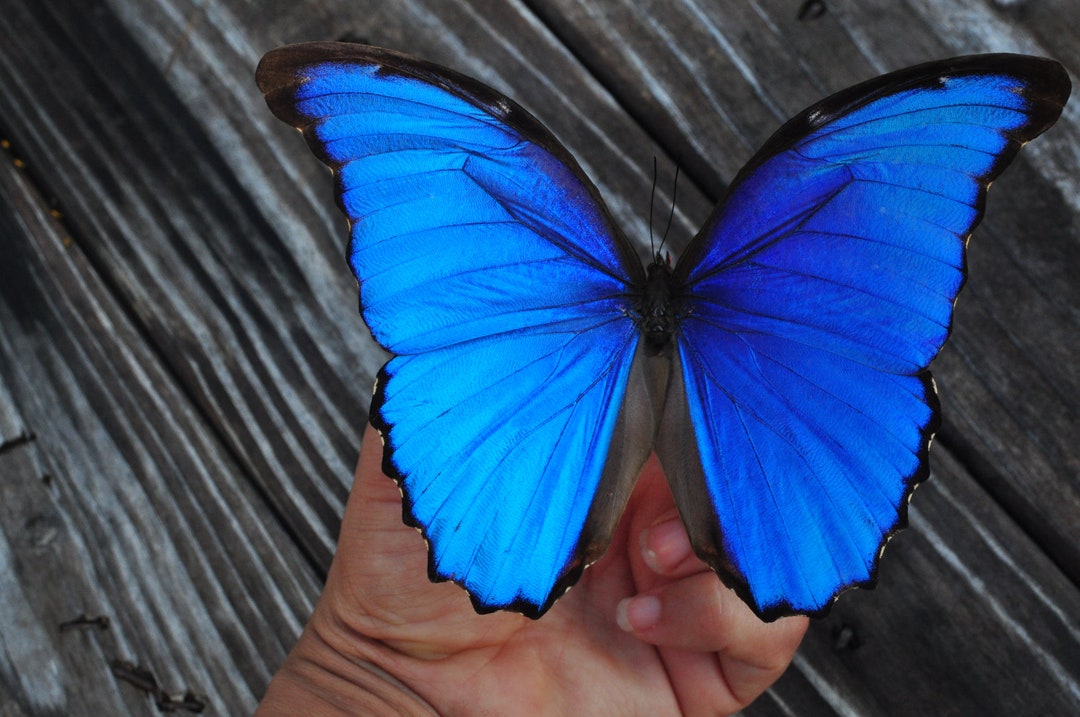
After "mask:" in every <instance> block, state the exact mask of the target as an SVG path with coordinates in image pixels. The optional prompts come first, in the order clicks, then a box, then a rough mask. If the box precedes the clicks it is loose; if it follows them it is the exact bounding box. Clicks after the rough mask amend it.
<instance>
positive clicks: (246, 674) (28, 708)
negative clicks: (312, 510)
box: [0, 163, 318, 715]
mask: <svg viewBox="0 0 1080 717" xmlns="http://www.w3.org/2000/svg"><path fill="white" fill-rule="evenodd" d="M0 238H2V240H0V325H2V326H3V332H2V333H0V398H2V399H3V403H0V406H2V408H0V416H2V418H0V426H3V427H4V435H3V437H4V444H5V447H4V449H3V451H2V453H0V475H2V480H0V595H2V599H0V683H2V684H3V689H2V693H0V713H3V714H27V715H101V714H153V713H155V712H156V710H155V708H154V707H153V701H152V699H151V698H150V697H149V696H148V695H147V694H145V693H143V692H140V691H139V690H137V689H135V688H133V687H132V686H131V685H128V684H122V683H121V682H118V680H117V679H116V678H115V677H114V676H113V674H112V673H111V671H110V663H111V662H112V661H114V660H125V661H129V662H131V663H134V664H136V665H138V666H140V667H141V668H143V669H145V670H149V671H150V672H151V673H152V674H153V675H154V676H155V678H156V680H157V684H158V686H159V687H160V689H161V690H163V691H164V693H166V696H168V695H173V694H174V693H180V694H182V693H184V692H185V691H187V690H191V691H192V692H193V693H195V694H196V695H197V696H199V697H198V699H199V701H202V702H204V703H205V704H206V705H207V711H206V713H207V714H219V715H225V714H243V713H246V712H250V711H251V710H252V709H253V707H254V704H255V702H256V701H257V699H258V697H259V696H260V695H261V694H262V691H263V689H264V688H265V686H266V683H267V682H268V680H269V678H270V676H271V675H272V674H273V672H274V670H276V668H277V666H278V665H279V664H280V661H281V660H282V659H283V657H284V655H285V653H286V652H287V651H288V649H289V648H290V647H291V644H292V642H293V641H294V640H295V637H296V635H297V634H298V633H299V630H300V628H301V626H302V625H303V622H304V620H306V617H307V615H308V611H309V610H310V608H311V605H312V597H313V595H314V593H315V592H316V591H317V590H318V580H317V577H316V575H315V573H314V571H313V570H312V568H311V566H310V565H309V564H307V562H306V561H305V559H304V558H303V555H302V554H301V552H300V550H299V548H298V546H297V545H296V544H295V543H294V542H293V541H292V540H290V538H289V537H288V536H287V535H286V534H285V533H284V531H283V530H282V528H281V525H280V524H279V521H278V520H277V519H276V518H275V516H274V515H273V513H272V512H271V511H270V510H269V509H268V507H267V505H266V504H265V502H264V501H263V500H262V498H261V497H260V496H259V495H258V494H257V493H256V492H255V491H254V490H253V489H252V487H251V485H250V483H249V481H248V479H247V477H246V476H244V474H243V472H242V471H241V470H240V469H239V468H238V466H237V464H236V463H235V462H234V461H233V460H232V459H230V458H229V456H228V453H227V450H226V449H224V448H223V447H222V445H221V444H220V442H219V441H218V439H217V437H216V436H214V435H213V433H212V432H209V431H208V430H207V426H206V425H205V423H204V421H203V420H202V418H201V416H200V415H199V413H198V411H197V409H196V407H195V406H194V405H193V404H192V403H191V399H190V397H188V396H185V395H183V393H182V392H181V391H180V390H179V388H178V386H177V384H176V382H175V379H174V377H173V376H171V375H170V374H169V373H168V372H167V370H165V367H164V366H163V364H162V362H161V360H160V356H159V355H157V354H155V353H154V352H153V351H152V350H151V347H150V346H149V345H148V344H147V343H146V341H145V337H144V336H143V335H141V334H140V333H139V332H138V331H137V330H136V329H135V327H134V326H133V325H132V324H131V322H130V321H129V320H128V317H127V316H126V314H125V310H124V309H123V308H122V307H121V306H119V305H118V304H117V303H116V301H115V299H114V297H113V296H112V295H111V294H110V293H109V291H108V290H107V288H106V287H105V286H104V285H103V284H102V282H101V280H100V278H99V277H98V276H97V275H96V273H95V271H94V269H93V267H91V266H90V265H89V264H88V263H87V262H86V260H85V258H84V257H83V256H82V253H81V251H80V250H79V249H78V247H76V246H75V245H74V244H73V243H72V241H71V239H70V237H69V236H67V235H66V234H65V233H64V232H63V228H62V227H61V226H60V225H58V224H57V223H56V221H55V220H54V219H53V218H52V217H51V216H50V215H49V213H48V210H47V206H46V204H45V202H44V201H43V200H42V198H41V197H40V196H39V195H37V194H35V193H34V191H33V190H32V189H31V188H30V186H29V185H28V182H27V178H26V176H25V173H20V172H19V171H18V170H16V169H15V167H14V166H13V165H12V164H10V163H4V164H2V165H0ZM12 428H14V431H13V430H12ZM20 436H32V439H31V440H21V441H20V440H19V437H20ZM81 615H84V616H87V617H88V618H91V621H90V622H88V623H87V624H82V622H81V621H80V620H78V618H79V616H81ZM99 617H104V618H105V619H107V621H108V622H107V625H104V624H101V623H95V622H93V619H96V618H99ZM73 621H74V622H73ZM64 623H68V625H67V626H64ZM158 697H161V695H158Z"/></svg>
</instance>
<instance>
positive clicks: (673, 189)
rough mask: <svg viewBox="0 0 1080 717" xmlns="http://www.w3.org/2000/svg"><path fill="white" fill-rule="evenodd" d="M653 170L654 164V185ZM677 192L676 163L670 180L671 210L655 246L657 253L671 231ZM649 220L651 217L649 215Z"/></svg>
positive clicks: (677, 176) (650, 209)
mask: <svg viewBox="0 0 1080 717" xmlns="http://www.w3.org/2000/svg"><path fill="white" fill-rule="evenodd" d="M653 162H654V163H655V162H656V160H655V159H653ZM655 171H656V169H655V165H654V168H653V172H654V176H653V184H654V185H655V183H656V176H655ZM678 193H679V165H677V164H676V165H675V179H674V180H673V181H672V182H671V211H670V212H668V215H667V226H666V227H664V236H663V237H661V238H660V246H658V247H657V248H656V252H657V253H659V252H660V250H661V249H663V248H664V242H666V241H667V237H668V232H669V231H671V220H672V218H673V217H674V216H675V197H676V196H678ZM649 212H650V214H651V213H652V207H651V206H650V207H649ZM650 221H651V217H650ZM650 239H651V237H650Z"/></svg>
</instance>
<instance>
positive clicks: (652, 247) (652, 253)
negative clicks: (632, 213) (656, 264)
mask: <svg viewBox="0 0 1080 717" xmlns="http://www.w3.org/2000/svg"><path fill="white" fill-rule="evenodd" d="M654 204H656V157H653V158H652V190H651V191H650V192H649V254H650V256H653V257H655V256H656V247H655V245H654V242H653V205H654ZM661 244H663V242H662V241H661Z"/></svg>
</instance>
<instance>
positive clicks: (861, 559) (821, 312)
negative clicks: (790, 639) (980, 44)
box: [658, 55, 1069, 618]
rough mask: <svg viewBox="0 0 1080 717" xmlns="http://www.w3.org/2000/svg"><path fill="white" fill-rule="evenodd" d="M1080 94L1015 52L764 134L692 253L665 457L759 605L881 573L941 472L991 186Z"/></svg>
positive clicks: (891, 87) (680, 498)
mask: <svg viewBox="0 0 1080 717" xmlns="http://www.w3.org/2000/svg"><path fill="white" fill-rule="evenodd" d="M1068 94H1069V80H1068V77H1067V75H1066V74H1065V72H1064V70H1063V69H1062V68H1061V66H1060V65H1058V64H1057V63H1055V62H1052V61H1049V60H1042V59H1037V58H1029V57H1020V56H1008V55H985V56H978V57H970V58H958V59H955V60H948V61H944V62H939V63H931V64H927V65H922V66H919V67H914V68H911V69H908V70H904V71H901V72H898V73H894V74H891V75H886V76H884V77H880V78H877V79H875V80H872V81H870V82H868V83H865V84H862V85H858V86H856V87H853V88H851V89H849V90H846V91H844V92H841V93H840V94H838V95H835V96H833V97H830V98H828V99H826V100H824V101H822V102H821V103H819V104H817V105H815V106H813V107H811V108H809V109H808V110H806V111H804V112H803V113H801V114H800V115H798V116H797V117H795V118H794V119H793V120H791V121H790V122H789V123H788V124H786V125H785V126H784V127H783V128H781V129H780V131H779V132H778V133H777V134H776V135H775V136H773V138H772V139H770V140H769V141H768V142H767V143H766V145H765V146H764V148H763V149H762V150H761V151H760V152H759V153H758V154H757V155H756V156H755V157H754V158H753V159H752V160H751V161H750V163H749V164H748V165H747V167H746V168H745V169H743V171H742V172H741V173H740V174H739V176H738V177H737V178H736V180H735V181H734V182H733V183H732V186H731V187H730V188H729V190H728V193H727V196H726V198H725V200H724V201H723V202H721V204H720V205H719V206H718V208H717V209H716V210H715V211H714V213H713V215H712V217H711V218H710V219H709V221H708V222H707V223H706V225H705V227H704V228H703V229H702V231H701V232H700V234H699V235H698V236H697V237H696V238H695V240H694V242H693V243H692V244H691V246H690V247H689V248H688V250H687V252H686V254H685V255H684V256H683V257H682V258H681V259H680V261H679V263H678V265H677V266H676V269H675V282H676V286H677V287H678V288H677V290H676V291H677V293H678V294H679V295H680V297H681V299H680V300H681V304H680V307H679V310H680V313H681V331H680V333H679V336H678V339H677V343H678V347H677V352H676V353H677V357H676V359H675V360H676V367H675V369H674V383H673V385H672V387H671V389H670V390H669V393H668V403H667V405H666V407H665V414H664V418H663V422H662V426H663V428H662V431H661V435H660V437H659V439H658V441H659V445H658V450H659V452H660V457H661V460H662V461H663V463H664V467H665V470H666V471H667V474H668V477H669V480H670V481H671V482H672V489H673V492H674V493H675V495H676V501H677V504H678V505H679V508H680V511H681V513H682V514H683V517H684V520H685V521H686V523H687V527H688V529H689V531H690V534H691V540H692V542H693V544H694V546H695V550H696V552H697V553H698V554H699V555H700V556H701V557H702V558H703V559H704V560H706V562H708V563H710V564H711V565H712V566H713V567H714V568H715V569H716V570H717V571H718V572H720V573H721V574H722V575H726V576H728V577H729V579H730V581H731V582H732V583H733V585H734V587H735V588H736V589H737V590H738V591H739V593H740V594H741V595H742V597H743V598H744V599H745V600H746V601H747V602H748V603H749V604H750V605H751V606H752V607H753V609H754V610H755V611H756V612H757V613H758V614H759V615H761V616H763V617H765V618H773V617H776V616H779V615H784V614H789V613H808V614H815V613H818V614H820V613H821V612H823V611H824V610H825V609H827V608H828V606H829V605H830V604H831V602H832V600H833V599H834V598H835V597H836V595H837V594H838V593H839V592H840V591H842V590H844V589H846V588H849V587H852V586H870V585H872V584H873V581H874V578H875V571H876V564H877V558H878V556H879V554H880V552H881V550H882V548H883V546H884V544H885V542H886V540H887V539H888V538H889V536H890V535H891V534H892V533H893V532H894V531H896V530H897V529H898V528H900V527H902V526H903V524H904V523H905V521H906V515H905V513H906V505H907V501H908V499H909V497H910V495H911V492H912V490H913V489H914V487H915V485H916V484H917V483H918V482H919V481H921V480H923V479H924V478H925V477H926V475H927V464H926V454H927V449H928V447H929V444H930V440H931V438H932V436H933V433H934V431H935V430H936V428H937V425H938V416H937V400H936V393H935V389H934V385H933V382H932V381H931V378H930V374H929V372H928V371H927V370H926V367H927V365H928V364H929V363H930V361H931V359H933V358H934V356H935V355H936V354H937V352H938V350H939V349H940V348H941V346H942V344H943V343H944V341H945V339H946V337H947V336H948V334H949V327H950V322H951V318H952V309H953V301H954V300H955V299H956V295H957V292H959V290H960V287H961V285H962V284H963V282H964V275H965V258H964V251H965V245H966V242H967V239H968V237H969V236H970V234H971V232H972V230H973V229H974V227H975V225H976V224H977V223H978V222H979V220H980V218H981V217H982V214H983V206H984V201H985V196H986V189H987V187H988V185H989V184H990V181H991V180H992V179H993V178H994V177H995V176H997V175H998V173H1000V172H1001V171H1002V170H1003V169H1004V168H1005V166H1006V165H1007V164H1008V163H1009V161H1010V160H1011V159H1012V158H1013V157H1014V156H1015V154H1016V152H1017V150H1019V148H1020V146H1021V145H1022V144H1023V143H1024V142H1027V141H1028V140H1030V139H1032V138H1033V137H1035V136H1036V135H1038V134H1039V133H1041V132H1042V131H1044V130H1045V129H1047V128H1048V127H1049V126H1050V125H1051V124H1052V123H1053V122H1054V121H1055V120H1056V119H1057V117H1058V115H1059V114H1060V112H1061V109H1062V106H1063V105H1064V103H1065V100H1066V98H1067V97H1068ZM689 426H692V429H690V428H688V427H689ZM690 430H692V432H693V436H694V438H695V440H694V441H693V443H694V445H693V446H688V445H687V444H689V443H691V441H688V440H684V439H683V438H684V436H685V434H688V433H689V432H690Z"/></svg>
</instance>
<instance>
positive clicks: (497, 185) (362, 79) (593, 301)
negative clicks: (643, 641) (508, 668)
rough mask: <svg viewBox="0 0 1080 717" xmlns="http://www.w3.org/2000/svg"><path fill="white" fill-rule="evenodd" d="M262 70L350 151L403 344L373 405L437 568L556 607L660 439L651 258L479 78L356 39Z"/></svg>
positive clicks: (264, 84)
mask: <svg viewBox="0 0 1080 717" xmlns="http://www.w3.org/2000/svg"><path fill="white" fill-rule="evenodd" d="M257 79H258V82H259V86H260V88H261V89H262V91H263V93H264V94H265V96H266V98H267V103H268V104H269V106H270V109H271V110H272V111H273V112H274V114H276V115H277V116H278V117H280V118H281V119H283V120H284V121H286V122H288V123H290V124H292V125H294V126H295V127H297V128H299V129H300V130H302V132H303V133H304V136H305V137H306V138H307V140H308V142H309V144H310V145H311V148H312V150H313V151H314V152H315V154H316V155H317V156H319V157H320V158H321V159H322V160H323V161H324V162H325V163H326V164H327V165H329V166H330V167H331V168H332V169H333V170H334V173H335V176H336V180H337V196H338V201H339V203H340V204H341V207H342V209H343V210H344V212H345V214H346V216H347V217H348V219H349V222H350V225H351V232H352V241H351V243H350V246H349V257H348V258H349V263H350V264H351V266H352V268H353V271H354V272H355V274H356V277H357V279H358V280H359V282H360V305H361V311H362V313H363V316H364V320H365V321H366V322H367V325H368V327H369V328H370V329H371V332H372V335H373V336H374V337H375V339H376V340H377V341H378V342H379V343H380V344H381V345H382V346H383V347H384V348H386V349H387V350H388V351H390V352H392V353H393V354H395V357H394V358H393V359H391V360H390V361H389V362H388V363H387V364H386V365H385V366H384V367H383V369H382V371H381V372H380V374H379V378H378V382H377V387H376V393H375V398H374V402H373V405H372V422H373V423H374V424H375V425H376V427H378V428H379V429H380V431H381V432H382V434H383V437H384V441H385V445H386V450H385V453H384V456H385V457H384V470H385V471H386V473H387V474H388V475H391V476H392V477H394V478H395V479H396V480H397V481H398V483H399V485H400V486H401V488H402V491H403V493H404V496H405V508H404V510H405V519H406V522H408V523H410V524H412V525H414V526H416V527H418V528H420V530H421V531H422V532H423V534H424V535H425V537H426V538H427V539H428V541H429V544H430V573H431V577H432V579H437V580H453V581H455V582H457V583H459V584H461V585H462V586H464V587H465V588H466V589H467V590H468V591H469V593H470V594H471V595H472V598H473V602H474V605H475V607H476V608H477V610H480V611H490V610H495V609H502V608H510V609H515V610H518V611H521V612H523V613H525V614H527V615H530V616H533V617H537V616H539V615H540V614H542V613H543V612H544V611H545V610H547V609H548V607H550V605H551V604H552V603H553V602H554V601H555V599H557V598H558V597H559V595H560V594H561V593H562V592H563V591H564V590H565V589H566V588H567V587H568V586H570V585H571V584H573V582H575V581H576V580H577V578H578V576H579V575H580V574H581V571H582V569H583V568H584V566H585V565H586V564H587V563H589V562H591V561H592V560H594V559H595V558H597V557H598V556H599V555H600V554H601V553H602V552H603V549H604V548H605V547H606V545H607V543H608V542H609V539H610V535H611V532H612V530H613V529H614V526H615V524H616V523H617V521H618V518H619V515H620V514H621V512H622V508H623V505H624V504H625V501H626V498H627V497H628V496H629V492H630V489H631V488H632V485H633V480H634V478H635V477H636V475H637V472H638V470H639V469H640V467H641V464H642V463H643V462H644V459H645V457H646V456H647V454H648V452H649V450H650V447H651V444H652V438H653V436H652V433H651V425H652V420H651V416H646V419H647V420H639V419H633V420H631V419H630V418H628V417H627V416H626V415H625V412H623V411H621V410H620V409H621V408H622V407H623V406H624V395H625V394H626V392H627V386H628V384H633V385H637V384H638V383H640V380H641V375H640V370H637V369H636V370H632V368H631V367H632V366H633V365H635V362H634V357H635V354H636V353H637V352H638V343H639V342H638V334H637V330H636V327H635V326H634V323H633V321H632V320H631V319H630V318H629V305H628V301H629V300H630V299H629V297H630V294H631V293H632V292H631V287H632V285H634V284H635V283H637V284H640V283H641V278H642V274H643V272H642V268H641V264H640V262H639V261H638V259H637V257H636V255H635V254H634V253H633V251H632V250H631V248H630V247H629V245H628V243H627V242H626V240H625V239H624V238H623V237H622V236H621V235H620V234H619V233H618V232H617V231H616V229H615V228H614V227H613V224H612V221H611V219H610V217H609V216H608V214H607V211H606V209H605V208H604V207H603V204H602V203H601V201H600V199H599V196H598V194H597V192H596V189H595V187H594V186H593V185H592V184H591V183H590V182H589V181H588V179H586V178H585V176H584V174H583V172H582V171H581V169H580V167H579V166H578V165H577V163H576V162H575V161H574V160H573V158H572V157H571V156H570V155H569V153H568V152H567V151H566V150H565V149H564V148H563V147H562V146H561V145H560V144H559V143H558V142H557V141H556V140H555V139H554V138H553V137H552V136H551V135H550V134H549V133H548V132H547V130H545V129H544V128H543V127H542V126H541V125H540V123H539V122H537V121H536V120H535V119H534V118H533V117H532V116H531V115H529V114H528V113H527V112H525V111H524V110H523V109H521V108H520V107H519V106H517V105H516V104H514V103H513V102H511V101H510V100H508V99H506V98H505V97H503V96H502V95H499V94H498V93H496V92H494V91H493V90H491V89H489V88H487V87H484V86H483V85H480V84H479V83H477V82H476V81H474V80H470V79H468V78H466V77H464V76H461V75H458V74H456V73H453V72H451V71H449V70H446V69H445V68H440V67H438V66H436V65H432V64H429V63H425V62H422V61H420V60H416V59H413V58H409V57H406V56H403V55H400V54H397V53H394V52H390V51H387V50H381V49H377V48H370V47H363V46H359V45H339V44H311V45H297V46H292V47H285V48H281V49H279V50H275V51H273V52H271V53H269V54H268V55H266V57H265V58H264V59H263V61H262V63H261V64H260V66H259V69H258V73H257ZM639 365H640V364H639ZM631 405H638V402H635V401H631ZM609 449H610V450H609Z"/></svg>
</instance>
